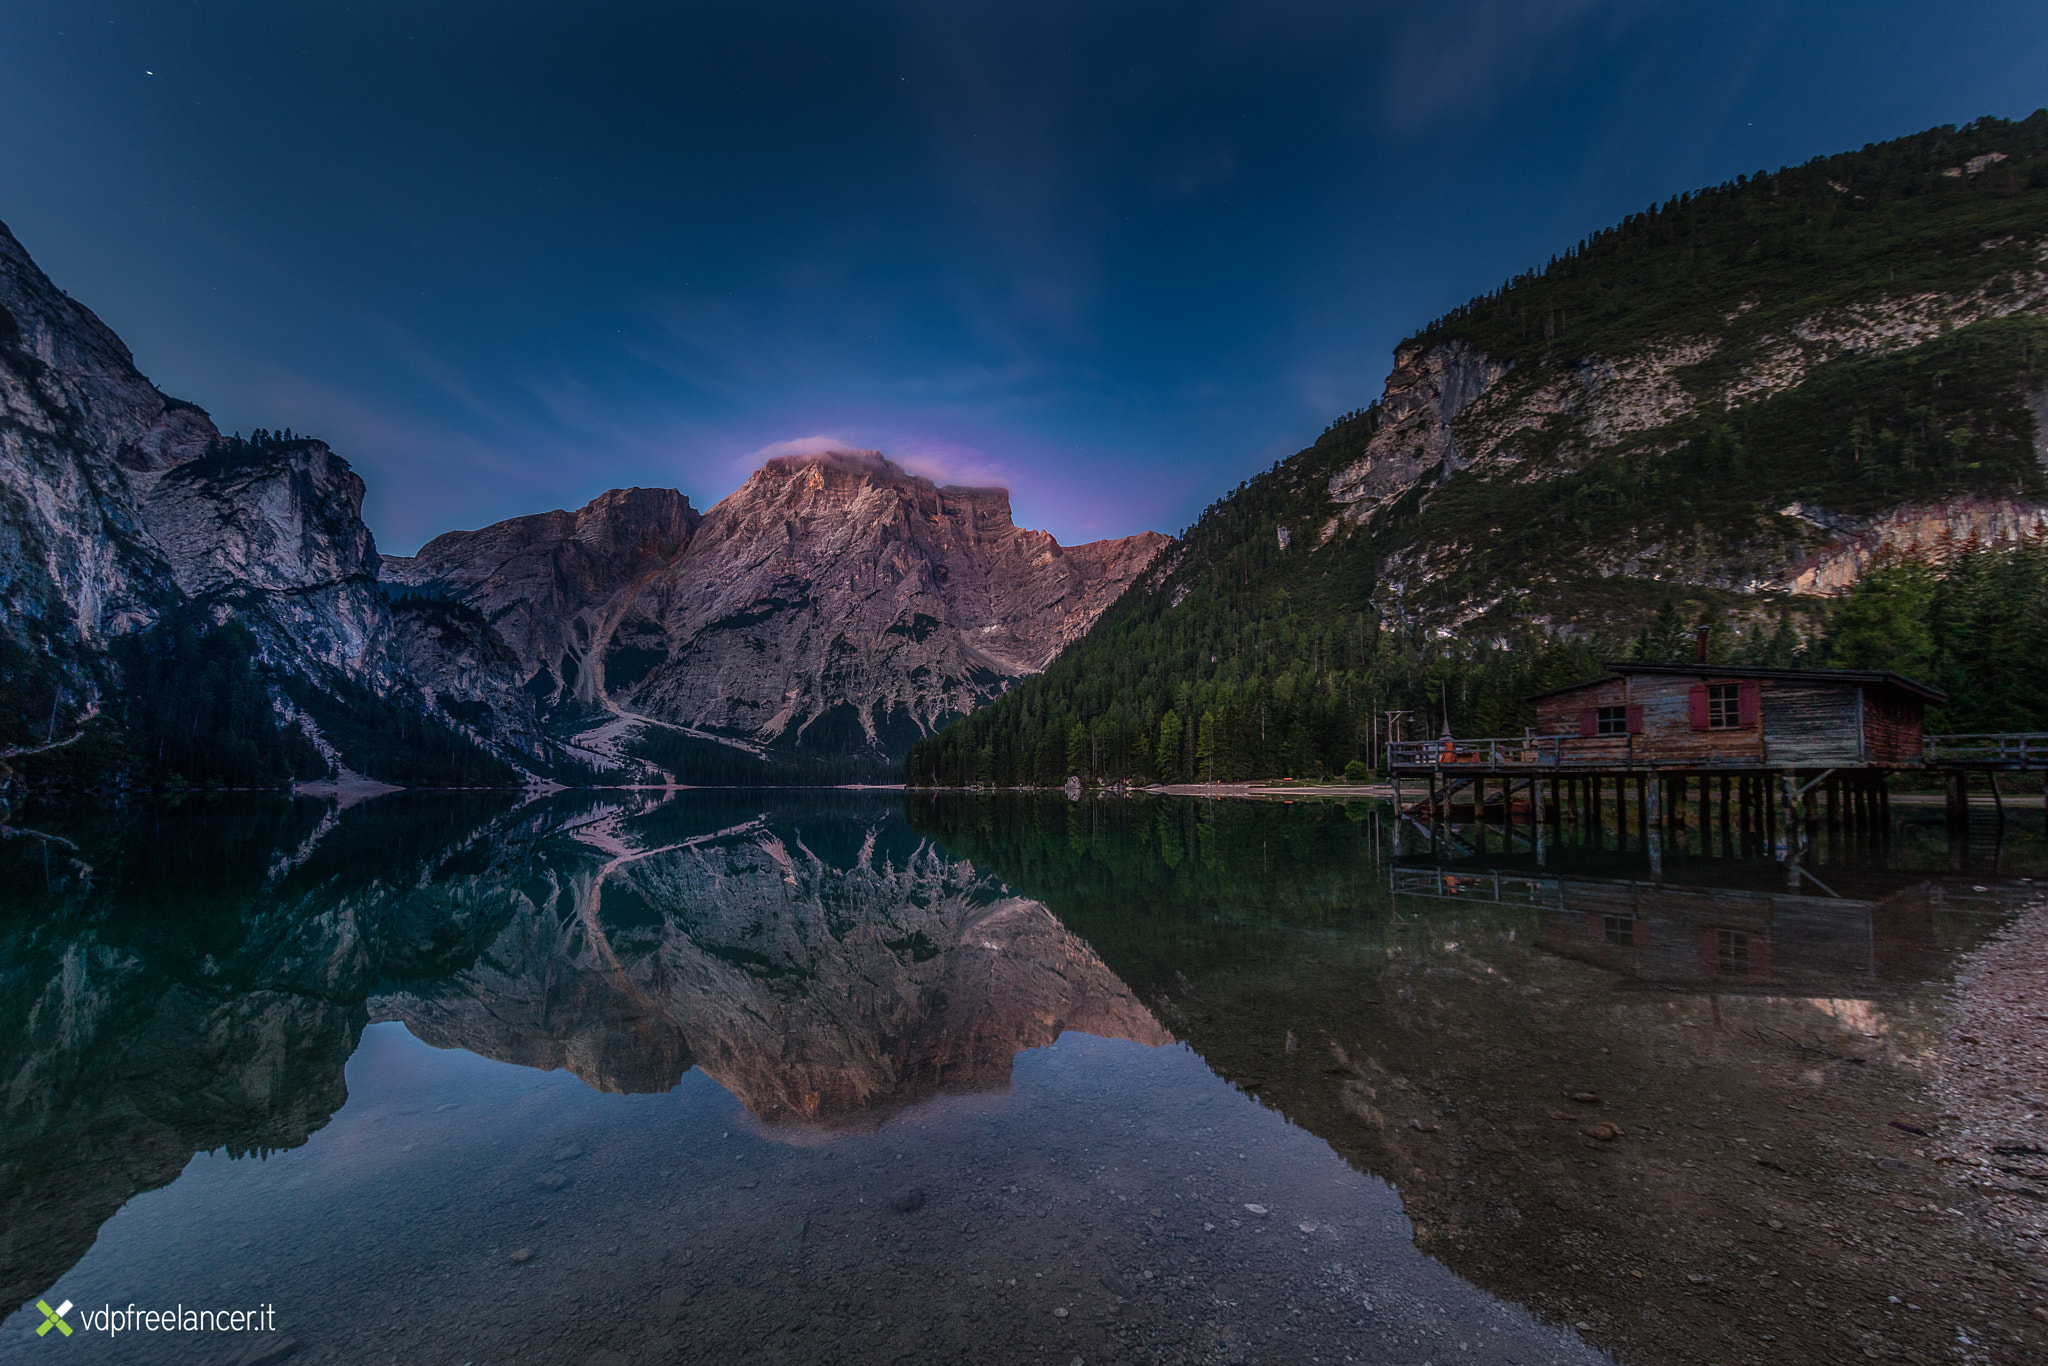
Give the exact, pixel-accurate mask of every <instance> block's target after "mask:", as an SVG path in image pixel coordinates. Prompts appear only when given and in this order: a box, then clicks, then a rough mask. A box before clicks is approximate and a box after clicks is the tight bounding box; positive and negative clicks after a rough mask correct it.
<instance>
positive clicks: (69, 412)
mask: <svg viewBox="0 0 2048 1366" xmlns="http://www.w3.org/2000/svg"><path fill="white" fill-rule="evenodd" d="M0 403H4V405H5V414H4V419H0V631H5V632H6V633H7V634H8V635H10V636H11V637H13V638H14V639H15V640H16V641H17V642H19V643H21V644H24V645H26V646H28V647H29V648H30V649H33V650H37V651H46V650H50V649H52V648H53V647H54V648H55V649H56V650H58V651H60V652H64V653H70V652H71V647H75V646H82V647H84V648H85V649H87V650H91V649H97V648H99V647H100V646H102V645H103V644H104V642H105V641H106V640H107V639H108V638H109V637H111V636H116V635H121V634H124V633H125V632H127V631H130V630H133V629H135V628H136V627H137V626H139V625H145V624H147V623H148V622H150V621H152V620H154V619H155V617H156V615H157V613H158V612H159V611H160V610H161V609H162V606H163V604H164V603H165V602H166V600H167V599H168V597H169V596H170V595H172V594H173V593H174V592H175V585H174V584H173V582H172V578H171V571H170V566H169V564H168V563H167V562H166V561H165V559H164V557H163V555H162V553H161V552H160V551H159V550H158V549H157V548H156V547H155V546H154V545H152V544H151V543H150V540H149V538H148V535H147V533H146V532H145V531H144V530H143V528H142V526H141V519H140V515H139V509H138V504H139V501H140V498H141V496H142V494H143V493H145V492H146V491H147V490H148V488H149V487H150V485H151V484H152V483H153V482H154V481H155V479H156V477H157V476H159V475H160V474H162V473H163V471H164V470H166V469H169V468H171V467H172V466H174V465H177V464H180V463H182V462H184V461H187V460H190V459H192V458H194V457H195V456H198V455H199V454H201V453H202V452H204V451H205V450H206V449H207V447H208V446H209V445H210V444H211V443H212V442H213V441H214V439H215V438H216V437H217V436H218V435H219V434H218V433H217V432H216V431H215V430H214V427H213V423H212V422H211V421H210V420H208V418H207V416H206V415H205V414H204V413H202V412H200V411H199V410H198V409H196V408H194V407H192V406H191V405H189V404H182V403H178V402H176V401H175V400H172V399H167V398H165V397H164V396H163V395H162V394H160V393H158V392H157V391H156V389H155V388H154V387H153V386H152V385H151V384H150V383H149V381H148V380H146V379H144V378H143V377H142V375H141V373H140V372H139V371H137V370H136V368H135V364H134V359H133V357H131V356H130V355H129V352H128V348H127V347H125V346H123V345H122V344H121V340H120V338H118V337H116V336H115V335H114V334H113V333H112V332H111V331H109V330H108V329H107V327H106V325H105V324H103V323H102V322H100V320H99V319H98V318H97V317H95V316H93V314H92V312H91V310H89V309H87V308H86V307H85V306H84V305H83V304H80V303H78V302H76V301H75V300H73V299H71V298H70V297H68V296H67V295H65V294H64V293H63V292H62V291H61V290H59V289H58V288H57V287H56V286H55V285H53V284H51V283H50V280H49V277H48V276H46V275H44V274H43V272H42V271H41V270H39V269H37V268H36V265H35V262H33V261H32V260H30V259H29V256H28V253H27V252H26V251H25V250H24V249H23V248H22V245H21V243H20V242H18V241H16V240H15V238H14V236H13V234H11V233H9V232H8V231H7V230H6V229H5V228H4V227H0ZM74 676H75V678H82V677H83V674H82V673H81V674H76V675H74Z"/></svg>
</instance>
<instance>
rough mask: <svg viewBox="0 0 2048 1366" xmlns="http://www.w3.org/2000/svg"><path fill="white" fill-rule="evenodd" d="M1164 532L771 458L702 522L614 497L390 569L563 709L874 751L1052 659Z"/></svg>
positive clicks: (884, 471) (654, 495)
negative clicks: (1047, 520)
mask: <svg viewBox="0 0 2048 1366" xmlns="http://www.w3.org/2000/svg"><path fill="white" fill-rule="evenodd" d="M1166 544H1167V538H1166V537H1164V536H1160V535H1158V534H1157V533H1153V532H1147V533H1143V534H1141V535H1138V536H1130V537H1125V538H1123V539H1120V540H1109V541H1096V542H1092V543H1090V544H1087V545H1081V546H1072V547H1063V546H1061V545H1060V544H1059V542H1058V541H1056V540H1054V539H1053V538H1052V537H1051V536H1049V535H1047V534H1046V533H1044V532H1041V531H1027V530H1023V529H1021V528H1019V527H1017V526H1016V525H1015V523H1014V522H1013V521H1012V520H1011V516H1010V502H1009V495H1008V494H1007V493H1006V492H1005V491H1004V490H1001V489H971V488H952V487H947V488H941V487H938V486H936V485H934V484H933V483H932V482H931V481H930V480H927V479H922V478H919V477H917V476H915V475H911V474H908V473H906V472H905V471H904V470H902V469H900V468H899V467H897V466H896V465H894V464H892V463H891V462H890V461H888V460H886V459H884V458H883V457H882V456H880V455H878V454H876V453H874V452H872V451H864V452H842V453H834V454H829V455H821V456H809V457H800V458H796V457H793V458H786V459H777V460H771V461H769V462H768V463H767V464H766V465H764V466H763V467H762V468H761V469H760V470H758V471H757V472H756V473H755V474H754V475H753V477H752V478H750V479H749V480H748V481H747V482H746V484H745V485H743V486H742V487H741V488H740V489H738V490H737V491H736V492H734V493H733V494H732V495H731V496H730V497H729V498H726V499H725V500H723V501H722V502H720V503H719V504H718V506H716V507H714V508H713V509H712V510H711V511H710V512H708V513H706V514H704V515H703V516H702V517H701V518H700V517H699V516H698V515H697V514H696V513H695V512H694V511H693V510H692V509H691V508H690V506H689V503H688V502H687V500H685V499H683V498H682V497H681V495H679V494H676V493H673V492H668V491H658V490H648V489H625V490H615V491H614V492H611V493H608V494H605V495H604V496H603V497H602V498H599V499H598V500H596V501H595V502H593V503H591V504H590V505H589V506H587V507H585V508H583V509H581V510H580V511H577V512H573V513H570V512H553V513H546V514H543V515H541V516H537V517H523V518H518V519H515V520H513V521H510V522H501V523H499V524H498V525H496V526H492V527H487V528H485V529H484V530H482V531H475V532H456V533H450V534H448V535H445V536H441V537H438V538H436V539H435V540H433V541H431V542H429V543H428V544H427V545H426V546H425V547H424V548H423V549H422V550H421V552H420V553H419V555H417V556H415V557H412V558H411V559H396V558H393V559H388V560H386V561H385V567H384V571H383V572H384V574H385V577H386V579H387V580H388V581H390V582H394V583H398V584H403V585H407V586H416V587H429V586H436V585H439V586H443V587H445V589H446V590H447V591H449V592H452V593H453V594H455V595H457V596H459V597H460V598H461V599H462V601H464V602H466V603H468V604H469V605H471V606H473V607H475V608H476V609H477V610H479V611H480V612H482V613H483V614H484V615H485V616H486V617H487V618H488V619H489V620H490V621H492V622H493V623H494V625H495V626H496V628H497V629H498V631H499V632H500V634H501V635H502V636H503V637H504V639H505V641H506V643H507V644H508V645H509V646H510V647H511V648H512V649H513V650H514V651H515V652H516V653H517V654H518V656H519V658H520V672H521V677H522V679H523V680H525V683H526V686H527V687H528V689H529V691H533V692H537V693H540V694H543V695H544V696H545V697H546V698H547V699H548V700H549V701H550V702H551V703H553V704H554V705H556V706H557V707H563V706H567V707H572V708H575V709H580V710H581V711H583V712H586V713H596V714H602V713H605V712H616V713H619V714H620V715H622V716H624V717H627V718H638V719H641V720H644V721H645V722H646V723H649V724H655V725H665V726H667V727H671V728H680V729H685V730H687V731H689V732H692V733H695V734H697V735H700V736H705V737H715V738H719V739H723V740H727V741H730V742H734V743H737V744H739V745H743V746H746V747H748V748H750V749H754V750H761V749H766V748H770V747H781V748H787V749H792V750H803V749H806V748H808V749H810V750H813V751H823V752H827V753H845V752H862V751H864V752H868V753H871V754H873V755H875V756H877V757H881V756H885V755H900V753H901V751H902V749H903V748H904V747H905V746H907V745H908V743H909V742H910V741H911V740H914V739H916V738H917V737H918V736H920V735H923V734H926V733H929V731H930V730H931V729H933V728H934V727H936V726H937V725H938V724H940V723H942V722H943V721H944V720H946V719H947V718H949V717H951V716H954V715H957V714H959V713H961V712H964V711H967V710H968V709H970V708H971V707H973V706H974V705H976V704H977V703H979V702H982V701H985V700H987V699H988V698H990V697H993V696H995V695H997V694H998V693H1000V692H1001V691H1002V690H1003V689H1004V688H1006V687H1007V686H1009V684H1010V683H1011V682H1013V681H1015V680H1016V679H1018V678H1022V677H1025V676H1027V675H1029V674H1033V673H1036V672H1038V671H1039V670H1042V669H1043V668H1045V666H1046V665H1047V664H1049V663H1050V662H1051V661H1052V659H1053V658H1054V657H1055V656H1057V655H1058V653H1059V651H1060V650H1061V649H1062V648H1063V647H1064V646H1065V645H1066V644H1067V643H1068V642H1069V641H1071V640H1073V639H1074V638H1075V637H1077V636H1079V635H1080V634H1081V633H1082V632H1084V631H1086V630H1087V628H1088V627H1089V626H1090V625H1091V624H1092V623H1093V622H1094V620H1095V618H1096V617H1098V616H1099V615H1101V613H1102V611H1103V610H1104V609H1105V608H1107V607H1108V606H1109V604H1110V603H1111V602H1113V601H1115V599H1116V597H1117V595H1118V594H1120V593H1121V592H1122V591H1123V590H1124V588H1125V587H1126V586H1127V585H1128V584H1129V583H1130V582H1131V581H1132V579H1134V578H1135V577H1136V576H1137V575H1138V573H1140V572H1141V571H1142V570H1143V569H1144V567H1145V566H1146V564H1148V563H1149V562H1150V561H1151V559H1152V558H1153V556H1154V555H1156V554H1157V553H1158V551H1159V550H1160V548H1161V547H1163V546H1164V545H1166Z"/></svg>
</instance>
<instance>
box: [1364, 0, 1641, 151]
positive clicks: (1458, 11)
mask: <svg viewBox="0 0 2048 1366" xmlns="http://www.w3.org/2000/svg"><path fill="white" fill-rule="evenodd" d="M1655 8H1658V6H1657V5H1656V4H1655V3H1654V0H1651V2H1650V3H1643V2H1642V0H1447V3H1442V4H1437V5H1431V6H1427V7H1425V8H1422V9H1420V10H1410V11H1408V15H1409V17H1408V18H1407V19H1406V20H1405V21H1404V22H1402V23H1401V24H1400V26H1399V27H1398V29H1397V30H1396V32H1395V34H1394V35H1393V38H1392V41H1391V42H1389V43H1388V44H1387V45H1386V52H1387V64H1386V71H1385V77H1384V84H1383V85H1382V87H1381V91H1380V95H1381V112H1382V115H1383V117H1384V119H1385V121H1386V122H1387V123H1388V124H1390V125H1391V126H1393V127H1394V128H1396V129H1399V130H1402V131H1411V132H1412V131H1414V130H1417V129H1420V128H1423V127H1426V126H1428V125H1431V124H1434V123H1436V122H1438V121H1439V120H1441V119H1443V118H1445V117H1446V116H1449V115H1452V114H1466V115H1479V114H1486V113H1490V112H1492V111H1493V110H1494V109H1495V108H1496V107H1497V106H1498V105H1500V104H1502V103H1503V102H1505V101H1508V100H1512V99H1517V98H1520V97H1522V96H1523V95H1524V94H1525V92H1527V91H1528V89H1529V87H1531V86H1534V85H1537V84H1539V83H1546V82H1547V83H1557V84H1562V83H1563V82H1564V81H1565V80H1566V78H1567V77H1568V76H1570V75H1571V74H1573V72H1574V70H1575V68H1576V67H1577V66H1578V64H1579V59H1580V58H1581V57H1583V56H1584V55H1586V48H1587V47H1588V46H1591V45H1592V43H1602V44H1604V43H1605V42H1606V41H1608V40H1611V39H1612V38H1613V37H1615V36H1617V35H1618V33H1619V31H1620V30H1621V29H1623V28H1625V27H1627V26H1629V25H1630V24H1632V23H1633V22H1634V21H1635V20H1636V19H1637V18H1639V17H1641V16H1642V15H1644V14H1646V13H1647V12H1649V11H1651V10H1653V9H1655ZM1589 39H1590V40H1592V43H1589V41H1588V40H1589Z"/></svg>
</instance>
